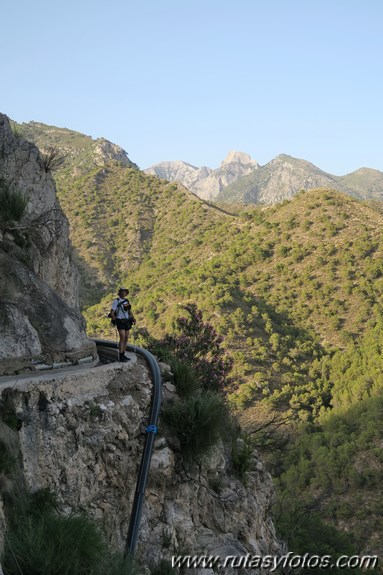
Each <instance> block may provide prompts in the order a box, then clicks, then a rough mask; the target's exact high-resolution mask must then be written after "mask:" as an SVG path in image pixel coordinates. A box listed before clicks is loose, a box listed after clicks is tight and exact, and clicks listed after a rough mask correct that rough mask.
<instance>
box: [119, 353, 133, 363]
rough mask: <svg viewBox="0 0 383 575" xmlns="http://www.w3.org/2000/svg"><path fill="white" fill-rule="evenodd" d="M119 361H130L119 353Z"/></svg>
mask: <svg viewBox="0 0 383 575" xmlns="http://www.w3.org/2000/svg"><path fill="white" fill-rule="evenodd" d="M119 361H122V362H124V363H125V362H126V361H130V359H129V357H126V356H125V355H124V354H123V353H120V358H119Z"/></svg>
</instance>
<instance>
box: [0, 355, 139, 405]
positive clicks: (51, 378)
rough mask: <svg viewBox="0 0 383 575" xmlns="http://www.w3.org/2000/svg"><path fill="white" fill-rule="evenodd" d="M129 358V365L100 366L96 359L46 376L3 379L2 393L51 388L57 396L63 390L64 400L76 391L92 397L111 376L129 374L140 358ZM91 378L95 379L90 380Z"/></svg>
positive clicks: (46, 373) (0, 386)
mask: <svg viewBox="0 0 383 575" xmlns="http://www.w3.org/2000/svg"><path fill="white" fill-rule="evenodd" d="M126 355H127V356H128V357H129V358H130V361H129V362H127V363H118V362H116V363H109V364H105V365H101V364H99V359H98V358H97V359H95V360H93V361H92V362H87V363H83V364H82V365H73V366H71V367H63V368H58V369H53V368H50V369H46V371H43V372H41V371H36V372H30V373H23V374H20V375H12V376H2V377H0V391H1V390H3V389H7V388H9V387H11V388H12V389H15V390H18V391H30V390H32V389H36V388H39V389H42V388H43V387H46V386H50V387H52V388H54V390H55V395H57V392H59V391H60V389H61V388H64V387H65V396H68V393H69V394H71V388H73V394H76V395H79V394H82V393H89V392H90V393H92V392H93V391H95V390H96V388H97V389H99V390H100V389H103V388H104V387H105V386H106V385H107V384H108V383H109V381H110V378H111V372H113V371H118V372H120V371H126V372H129V371H130V369H131V368H132V367H133V366H134V365H136V363H137V356H136V355H135V354H134V353H127V354H126ZM47 367H48V366H47ZM89 374H91V375H92V377H91V378H90V377H89Z"/></svg>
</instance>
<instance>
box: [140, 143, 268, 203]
mask: <svg viewBox="0 0 383 575" xmlns="http://www.w3.org/2000/svg"><path fill="white" fill-rule="evenodd" d="M257 168H258V163H257V162H256V161H255V160H253V159H252V158H251V157H250V156H249V155H248V154H245V153H243V152H235V151H232V152H229V154H228V155H227V156H226V158H225V159H224V160H223V162H222V163H221V166H220V167H219V168H217V169H216V170H212V169H211V168H207V167H206V166H203V167H202V168H196V167H195V166H192V165H191V164H188V163H186V162H182V161H174V162H160V163H159V164H155V165H154V166H151V167H150V168H148V169H147V170H145V172H146V173H147V174H153V175H156V176H158V177H160V178H164V179H165V180H168V181H170V182H173V181H177V182H181V183H182V184H183V185H184V186H185V187H186V188H188V189H189V190H190V191H191V192H194V193H195V194H196V195H197V196H198V197H200V198H202V199H204V200H215V199H216V198H217V196H218V194H219V193H220V192H221V191H222V190H223V189H224V188H225V187H226V186H228V185H230V184H232V183H233V182H236V181H237V180H238V179H240V178H242V177H243V176H246V175H248V174H250V173H251V172H253V171H254V170H256V169H257Z"/></svg>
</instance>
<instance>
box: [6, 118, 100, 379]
mask: <svg viewBox="0 0 383 575" xmlns="http://www.w3.org/2000/svg"><path fill="white" fill-rule="evenodd" d="M0 177H1V180H2V182H3V184H4V186H5V187H7V189H9V190H10V192H11V193H12V194H13V193H17V194H21V196H23V197H25V198H27V200H28V202H27V206H26V210H25V213H24V215H23V216H22V218H21V219H20V221H16V222H13V221H9V222H5V221H4V218H3V217H0V220H1V222H2V224H1V227H0V330H1V335H0V374H1V373H14V372H17V371H19V370H22V369H25V368H30V369H34V366H35V365H37V364H39V363H40V364H41V363H43V364H46V363H53V362H65V361H71V362H73V361H77V360H78V359H79V358H82V357H85V356H89V355H92V356H95V355H96V351H95V346H94V344H93V342H91V341H90V340H89V339H88V338H87V337H86V334H85V322H84V320H83V318H82V316H81V314H80V312H79V309H78V274H77V270H76V268H75V266H74V265H73V262H72V250H71V245H70V242H69V230H68V221H67V218H66V217H65V215H64V214H63V212H62V210H61V208H60V205H59V203H58V201H57V198H56V189H55V183H54V180H53V178H52V175H51V173H50V171H49V169H48V166H47V165H46V162H45V161H44V158H43V157H42V156H41V154H40V152H39V150H38V148H37V147H36V146H35V145H34V144H31V143H29V142H27V141H25V140H23V139H22V138H20V137H18V136H17V135H15V134H14V133H13V132H12V129H11V125H10V122H9V120H8V118H7V117H6V116H5V115H2V114H1V115H0ZM2 209H3V210H4V209H5V208H4V206H0V216H1V214H2V212H1V210H2ZM3 215H4V214H3Z"/></svg>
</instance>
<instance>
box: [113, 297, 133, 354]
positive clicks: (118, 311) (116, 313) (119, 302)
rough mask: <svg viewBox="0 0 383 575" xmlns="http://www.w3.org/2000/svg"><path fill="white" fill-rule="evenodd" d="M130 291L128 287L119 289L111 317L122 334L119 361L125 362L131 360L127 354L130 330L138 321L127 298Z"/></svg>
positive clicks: (119, 345)
mask: <svg viewBox="0 0 383 575" xmlns="http://www.w3.org/2000/svg"><path fill="white" fill-rule="evenodd" d="M128 293H129V290H128V289H127V288H120V289H119V290H118V298H116V299H115V300H114V301H113V303H112V309H111V310H110V317H111V318H112V322H113V324H114V325H115V326H116V328H117V329H118V333H119V335H120V341H119V344H118V352H119V353H118V358H119V361H124V362H125V361H129V358H128V357H126V355H125V351H126V346H127V343H128V337H129V330H130V329H131V327H132V325H133V324H135V323H136V320H135V318H134V315H133V313H132V306H131V305H130V302H129V300H128V299H127V295H128Z"/></svg>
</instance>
